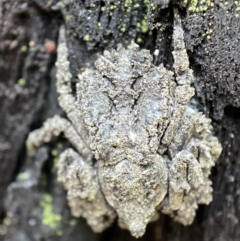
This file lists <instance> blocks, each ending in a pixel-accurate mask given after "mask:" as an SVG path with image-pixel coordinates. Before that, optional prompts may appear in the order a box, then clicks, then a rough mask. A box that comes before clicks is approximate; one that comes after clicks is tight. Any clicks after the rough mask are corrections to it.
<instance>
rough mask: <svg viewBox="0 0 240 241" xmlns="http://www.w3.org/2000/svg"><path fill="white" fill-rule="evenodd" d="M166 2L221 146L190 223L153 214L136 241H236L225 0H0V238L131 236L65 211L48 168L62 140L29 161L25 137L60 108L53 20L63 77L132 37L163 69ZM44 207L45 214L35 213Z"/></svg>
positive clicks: (235, 98)
mask: <svg viewBox="0 0 240 241" xmlns="http://www.w3.org/2000/svg"><path fill="white" fill-rule="evenodd" d="M164 2H165V5H163V4H164ZM173 7H177V8H178V9H179V11H180V15H181V19H182V23H183V28H184V32H185V44H186V48H187V51H188V55H189V59H190V66H191V68H192V69H193V70H194V75H195V78H196V80H195V82H194V87H195V89H196V96H195V98H196V99H198V100H199V101H200V102H201V108H202V111H203V112H204V113H205V114H206V115H207V116H208V117H209V118H211V119H212V124H213V127H214V134H215V135H216V136H217V137H218V138H219V141H220V142H221V144H222V146H223V152H222V154H221V157H220V159H219V161H218V163H217V165H216V167H215V168H214V170H213V171H212V176H211V179H212V180H213V189H214V192H213V201H212V203H211V204H210V205H209V206H201V207H200V208H199V209H198V211H197V216H196V218H195V221H194V223H193V224H192V225H190V226H187V227H184V226H182V225H180V224H178V223H175V222H174V221H172V220H171V219H170V218H168V217H166V216H164V215H161V217H160V219H159V220H158V221H156V222H154V223H151V224H149V225H148V227H147V231H146V234H145V235H144V236H143V237H142V238H140V239H139V240H152V241H163V240H164V241H190V240H193V239H194V240H197V241H226V240H227V241H237V240H240V224H239V221H240V220H239V219H240V175H239V173H240V153H239V146H240V109H239V107H240V94H239V93H240V66H239V63H240V49H239V46H240V15H239V14H240V11H239V9H240V4H238V2H237V1H233V0H229V1H212V2H211V1H209V2H208V1H205V2H201V1H197V3H196V4H195V3H194V1H187V3H186V2H185V1H184V2H183V1H175V2H170V3H169V4H167V1H163V0H158V1H151V2H150V3H148V1H142V0H133V1H119V2H118V4H117V3H116V1H113V2H110V1H107V0H104V1H90V0H86V1H75V0H72V1H69V2H68V1H67V0H64V1H57V0H55V1H54V0H53V1H47V0H25V1H22V0H17V1H16V0H8V1H7V0H2V2H1V6H0V9H1V12H2V13H0V21H1V26H0V28H1V29H0V53H1V54H0V74H1V75H0V78H1V81H0V103H1V104H0V123H1V125H0V160H1V161H0V216H1V220H2V221H0V240H6V241H22V240H23V241H28V240H29V241H32V240H33V241H35V240H51V241H52V240H62V241H65V240H72V241H75V240H84V241H88V240H99V241H100V240H110V241H118V240H119V241H120V240H126V241H128V240H129V241H130V240H135V239H134V238H133V237H132V236H131V235H130V234H129V232H128V231H126V230H122V229H120V228H119V227H118V226H117V224H116V223H115V224H114V225H113V227H111V228H109V229H108V230H106V231H105V232H103V233H102V234H95V233H93V232H92V231H91V230H90V228H89V227H88V226H87V224H86V223H85V220H82V219H75V218H73V217H71V215H70V212H69V209H68V206H67V201H66V193H65V192H64V191H63V189H62V187H61V185H60V184H59V183H57V182H56V170H55V165H54V160H55V158H57V154H56V153H59V152H61V150H63V149H65V148H66V147H67V146H68V145H69V144H68V143H67V142H66V140H65V139H64V138H63V137H60V138H59V139H56V140H54V141H52V142H51V144H50V145H46V146H44V147H42V148H40V149H39V150H38V153H37V156H36V157H35V158H34V159H31V160H30V159H28V158H27V157H26V153H25V140H26V137H27V135H28V133H29V132H30V131H31V130H33V129H36V128H38V127H40V126H41V125H42V123H43V121H44V120H45V119H46V118H47V117H50V116H53V115H54V114H60V115H62V114H63V113H62V111H61V109H60V108H59V107H58V105H57V95H56V89H55V76H54V73H55V68H54V62H55V59H56V52H55V49H56V46H57V37H58V31H59V27H60V25H61V24H63V23H64V22H65V23H66V29H67V36H68V48H69V60H70V63H71V66H70V68H71V72H72V74H73V83H74V82H75V80H76V79H77V74H78V72H79V69H80V70H81V68H85V67H87V66H88V65H89V64H92V63H93V62H94V61H95V60H96V53H99V52H102V51H103V50H104V49H109V48H112V47H116V46H117V44H119V43H121V44H123V45H127V44H128V43H129V41H131V40H132V39H133V40H135V41H136V42H137V43H138V44H139V45H140V47H141V48H147V49H150V50H151V51H152V52H153V51H154V50H155V49H158V50H159V55H158V56H157V57H155V59H154V63H155V64H157V65H158V64H160V63H163V64H164V66H166V67H167V68H170V69H171V66H172V63H173V59H172V55H171V35H172V31H173V28H172V26H173V19H174V16H173ZM147 22H148V25H147ZM154 27H155V28H154ZM7 187H8V189H7ZM46 210H47V211H46ZM45 211H46V212H49V213H50V214H51V220H46V219H44V217H45V216H44V215H45V214H44V212H45ZM59 213H61V217H59V216H58V214H59ZM46 217H47V213H46ZM46 217H45V218H46Z"/></svg>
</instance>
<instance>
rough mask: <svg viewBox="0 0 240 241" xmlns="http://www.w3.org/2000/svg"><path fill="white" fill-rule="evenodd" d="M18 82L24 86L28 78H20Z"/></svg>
mask: <svg viewBox="0 0 240 241" xmlns="http://www.w3.org/2000/svg"><path fill="white" fill-rule="evenodd" d="M17 83H18V85H20V86H24V85H25V84H26V80H25V79H24V78H20V79H19V80H18V82H17Z"/></svg>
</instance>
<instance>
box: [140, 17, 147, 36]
mask: <svg viewBox="0 0 240 241" xmlns="http://www.w3.org/2000/svg"><path fill="white" fill-rule="evenodd" d="M147 31H148V23H147V19H146V18H144V19H143V20H142V21H141V32H142V33H146V32H147Z"/></svg>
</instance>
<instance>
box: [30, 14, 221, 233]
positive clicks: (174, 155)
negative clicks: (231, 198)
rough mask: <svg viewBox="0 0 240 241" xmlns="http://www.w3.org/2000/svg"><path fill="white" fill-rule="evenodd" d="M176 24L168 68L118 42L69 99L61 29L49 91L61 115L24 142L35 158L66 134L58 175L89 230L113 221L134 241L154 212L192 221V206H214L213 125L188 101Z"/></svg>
mask: <svg viewBox="0 0 240 241" xmlns="http://www.w3.org/2000/svg"><path fill="white" fill-rule="evenodd" d="M174 18H175V19H174V31H173V49H174V51H173V52H172V54H173V58H174V63H173V69H174V71H171V70H168V69H166V68H165V67H164V66H163V65H160V66H155V65H154V64H153V63H152V56H151V54H150V52H149V50H145V49H139V46H138V45H136V44H135V43H131V44H130V45H129V46H128V48H127V49H125V48H124V47H122V46H121V45H119V46H118V47H117V49H116V50H115V49H111V50H110V51H104V54H103V56H99V57H98V59H97V60H96V62H95V68H88V69H86V70H85V72H83V73H82V74H79V81H78V83H77V84H76V96H74V95H73V92H72V89H71V78H72V76H71V74H70V72H69V62H68V60H67V56H68V50H67V46H66V40H65V36H64V35H65V32H64V28H61V30H60V37H59V45H58V58H57V62H56V67H57V74H56V78H57V84H56V85H57V86H56V87H57V92H58V94H59V97H58V103H59V105H60V106H61V108H62V109H63V110H64V111H65V113H66V116H67V118H68V119H65V118H62V117H60V116H54V117H53V118H50V119H48V120H46V121H45V122H44V125H43V127H41V128H40V129H38V130H34V131H33V132H32V133H30V134H29V136H28V139H27V141H26V145H27V150H28V154H29V155H34V153H35V150H36V148H37V147H39V146H40V145H41V144H42V143H43V142H49V141H50V140H51V139H52V137H53V136H58V135H59V134H60V133H64V135H65V137H66V138H67V139H68V140H69V141H70V143H71V144H72V147H73V148H68V149H67V150H65V151H64V152H63V153H61V155H60V158H59V163H58V179H59V181H60V182H62V183H63V185H64V187H65V189H66V190H67V192H68V193H67V198H68V202H69V206H70V208H71V212H72V214H73V215H74V216H76V217H80V216H82V217H84V218H86V220H87V222H88V224H89V225H90V226H91V227H92V229H93V230H94V231H95V232H101V231H103V230H104V229H106V228H107V227H109V226H110V225H111V224H112V223H113V221H114V220H115V218H116V217H117V216H118V223H119V225H120V227H122V228H126V229H128V230H130V232H131V234H132V235H133V236H135V237H141V236H142V235H143V234H144V232H145V229H146V225H147V224H148V223H149V222H150V221H152V220H153V219H155V218H156V217H157V215H158V212H159V211H160V212H162V213H165V214H168V215H170V216H171V217H172V218H174V220H176V221H178V222H180V223H182V224H184V225H189V224H191V223H192V222H193V220H194V217H195V212H196V209H197V207H198V204H209V203H210V202H211V200H212V187H211V181H210V179H209V174H210V171H211V168H212V167H213V166H214V165H215V162H216V161H217V159H218V157H219V155H220V153H221V145H220V143H219V142H218V139H217V138H216V137H214V136H213V134H212V126H211V120H210V119H208V118H207V117H206V116H205V115H204V114H202V113H200V112H199V111H198V109H197V106H196V104H195V103H194V100H191V98H192V97H193V95H194V88H193V87H192V86H191V84H192V83H193V82H194V76H193V71H192V70H191V69H190V68H189V61H188V55H187V52H186V48H185V44H184V32H183V29H182V25H181V20H180V17H179V15H178V14H177V13H175V16H174ZM94 158H95V160H97V161H96V162H95V161H93V159H94Z"/></svg>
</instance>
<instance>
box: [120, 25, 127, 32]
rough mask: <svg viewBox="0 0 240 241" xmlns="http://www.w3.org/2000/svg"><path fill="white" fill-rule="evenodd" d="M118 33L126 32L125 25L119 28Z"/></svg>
mask: <svg viewBox="0 0 240 241" xmlns="http://www.w3.org/2000/svg"><path fill="white" fill-rule="evenodd" d="M120 31H121V32H122V33H124V32H126V24H123V25H122V26H121V27H120Z"/></svg>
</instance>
